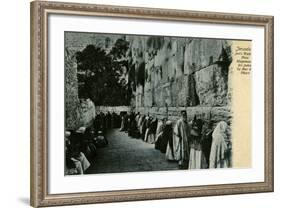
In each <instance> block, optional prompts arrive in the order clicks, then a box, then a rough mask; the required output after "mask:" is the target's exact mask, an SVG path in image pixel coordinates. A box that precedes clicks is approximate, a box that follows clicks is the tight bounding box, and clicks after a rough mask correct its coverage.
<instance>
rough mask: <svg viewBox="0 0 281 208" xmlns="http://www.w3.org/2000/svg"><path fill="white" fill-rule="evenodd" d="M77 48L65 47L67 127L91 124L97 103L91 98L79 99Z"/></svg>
mask: <svg viewBox="0 0 281 208" xmlns="http://www.w3.org/2000/svg"><path fill="white" fill-rule="evenodd" d="M75 52H76V51H75V50H71V49H69V48H65V128H66V129H77V128H79V127H80V126H89V125H90V124H91V122H92V120H93V118H94V117H95V105H94V103H93V102H92V101H91V100H89V99H86V100H79V98H78V81H77V64H76V59H75V56H74V54H75Z"/></svg>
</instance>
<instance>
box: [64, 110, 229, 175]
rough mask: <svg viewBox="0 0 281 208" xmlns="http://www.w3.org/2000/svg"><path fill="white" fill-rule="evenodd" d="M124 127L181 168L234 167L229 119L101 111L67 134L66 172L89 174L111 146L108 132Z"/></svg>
mask: <svg viewBox="0 0 281 208" xmlns="http://www.w3.org/2000/svg"><path fill="white" fill-rule="evenodd" d="M113 128H115V129H116V128H120V131H124V132H126V133H128V136H129V137H132V138H136V139H141V140H143V141H144V142H147V143H150V144H153V145H154V146H155V149H157V150H159V151H160V152H161V153H163V154H165V158H166V159H167V160H168V161H174V162H177V163H178V165H179V169H207V168H228V167H232V142H231V136H230V127H229V126H228V124H227V123H226V122H225V121H220V122H217V123H213V122H211V121H207V120H206V121H204V120H202V119H199V118H197V117H196V116H194V118H192V120H190V121H188V118H187V113H186V111H182V112H181V115H180V118H179V119H178V120H177V121H175V122H172V121H170V120H168V119H167V118H162V119H160V118H157V117H153V116H150V115H141V114H140V113H134V112H130V113H129V114H128V113H127V112H122V113H120V114H119V115H118V114H116V113H115V112H113V113H110V112H107V113H102V112H101V113H98V114H97V115H96V117H95V118H94V120H93V122H92V125H90V126H89V127H87V128H86V127H80V128H79V129H77V130H76V131H74V130H67V131H66V133H65V174H66V175H73V174H85V173H89V170H90V169H91V168H90V167H91V166H93V165H94V161H95V160H96V157H97V155H98V151H97V149H98V148H104V147H106V146H107V145H108V143H109V142H108V141H107V138H106V134H107V131H108V130H110V129H113Z"/></svg>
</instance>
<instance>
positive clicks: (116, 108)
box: [96, 106, 131, 114]
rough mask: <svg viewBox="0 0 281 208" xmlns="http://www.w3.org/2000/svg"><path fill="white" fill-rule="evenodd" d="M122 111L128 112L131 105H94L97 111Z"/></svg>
mask: <svg viewBox="0 0 281 208" xmlns="http://www.w3.org/2000/svg"><path fill="white" fill-rule="evenodd" d="M122 111H126V112H130V111H131V107H130V106H96V112H97V113H98V112H103V113H107V112H111V113H112V112H115V113H117V114H119V113H120V112H122Z"/></svg>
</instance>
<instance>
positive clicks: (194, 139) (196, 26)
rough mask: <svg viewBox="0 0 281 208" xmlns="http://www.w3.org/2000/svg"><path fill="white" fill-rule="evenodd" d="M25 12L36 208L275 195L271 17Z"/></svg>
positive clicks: (46, 5) (101, 9)
mask: <svg viewBox="0 0 281 208" xmlns="http://www.w3.org/2000/svg"><path fill="white" fill-rule="evenodd" d="M30 9H31V17H32V18H31V20H32V21H31V25H32V26H31V31H32V33H31V77H30V78H31V82H30V83H31V88H30V89H31V100H30V102H31V103H30V107H31V108H30V109H31V120H30V124H31V129H30V130H31V135H30V136H31V141H30V142H31V143H30V154H31V158H30V159H31V166H30V168H31V169H30V173H31V175H30V179H31V181H30V182H31V183H30V187H31V190H30V193H31V196H30V201H31V205H32V206H34V207H41V206H58V205H79V204H90V203H94V204H95V203H107V202H123V201H140V200H159V199H175V198H185V197H198V196H200V197H202V196H221V195H228V194H245V193H260V192H272V191H273V190H274V183H273V182H274V174H273V167H274V164H273V155H274V154H273V117H274V109H273V78H274V76H273V24H274V17H273V16H266V15H258V14H237V13H216V12H206V11H192V10H190V11H188V10H174V9H168V8H167V9H155V8H145V7H130V6H128V7H126V6H125V7H124V6H121V5H120V6H117V5H116V6H113V5H97V4H80V3H70V2H63V3H57V2H46V1H42V2H41V1H34V2H32V3H31V7H30Z"/></svg>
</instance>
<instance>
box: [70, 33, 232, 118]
mask: <svg viewBox="0 0 281 208" xmlns="http://www.w3.org/2000/svg"><path fill="white" fill-rule="evenodd" d="M231 42H232V41H229V40H222V39H204V38H188V37H186V38H183V37H167V36H166V37H164V36H142V35H125V34H122V35H121V34H99V33H78V32H66V33H65V48H66V49H67V50H69V51H73V52H74V53H75V54H76V57H75V58H76V60H75V62H76V67H77V68H76V71H77V72H76V74H77V77H76V79H77V81H78V88H73V87H71V85H70V90H71V89H73V90H74V91H75V90H76V91H77V92H76V93H77V94H78V95H77V96H78V100H87V99H90V101H92V102H93V103H94V104H95V105H96V106H98V108H97V109H102V111H104V112H106V111H112V109H113V108H111V107H112V106H126V105H127V106H128V107H129V108H130V109H132V110H135V111H139V112H141V113H143V114H147V113H150V114H152V115H159V116H160V117H163V116H165V115H167V116H169V118H170V119H172V120H176V119H177V118H178V116H179V111H180V110H183V109H185V110H187V112H188V116H189V117H190V118H191V117H192V116H193V115H194V114H198V113H199V114H203V115H204V116H205V117H207V116H208V117H211V118H209V119H215V120H216V121H219V120H226V121H228V122H230V118H231V115H230V114H231V106H230V103H231V92H230V90H229V86H228V80H229V73H228V71H229V65H230V63H231V61H232V57H231ZM77 54H78V55H77ZM97 54H98V55H97ZM113 68H114V69H113ZM100 70H102V71H103V73H101V74H99V75H98V74H97V73H99V71H100ZM110 71H111V72H112V73H111V72H110ZM117 71H118V72H117ZM109 72H110V73H109ZM95 77H98V79H96V78H95ZM116 77H118V78H117V79H116ZM74 94H75V93H74ZM72 102H76V99H74V100H73V101H72ZM74 104H75V103H74ZM76 105H77V104H76ZM78 107H79V106H78ZM72 108H74V107H73V106H72V107H71V108H70V109H72ZM72 110H73V109H72ZM89 113H90V111H89ZM78 114H79V115H80V117H81V113H78ZM73 115H75V114H71V117H74V116H73ZM85 115H86V117H87V118H89V116H88V114H87V111H86V114H85ZM90 117H91V116H90ZM69 120H71V119H69ZM80 123H81V122H80Z"/></svg>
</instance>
